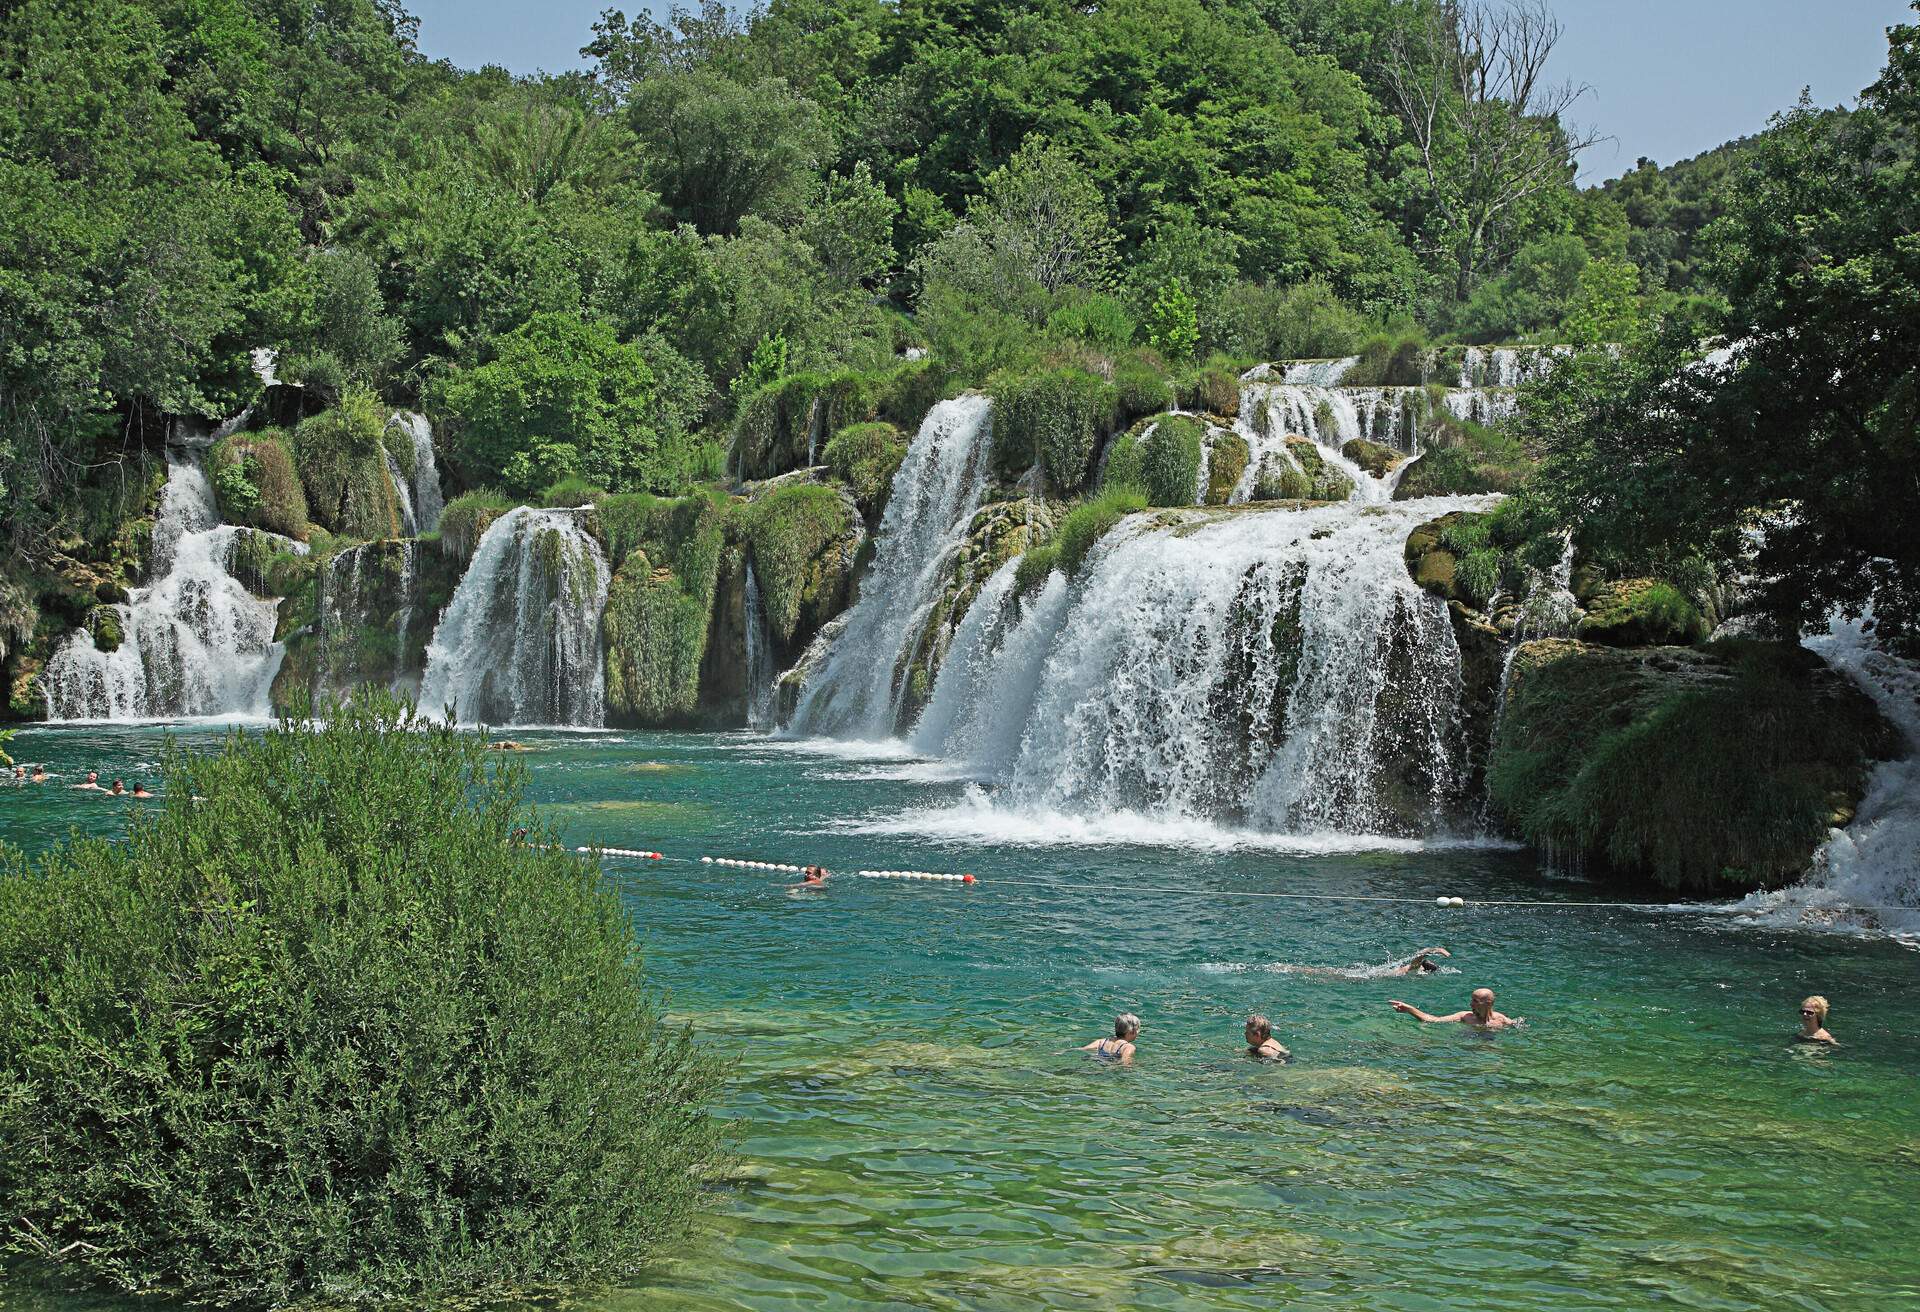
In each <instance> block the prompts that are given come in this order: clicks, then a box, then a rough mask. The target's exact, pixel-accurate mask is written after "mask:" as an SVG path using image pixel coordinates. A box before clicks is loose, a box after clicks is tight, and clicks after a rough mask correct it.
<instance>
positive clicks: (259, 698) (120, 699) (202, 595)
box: [41, 451, 305, 720]
mask: <svg viewBox="0 0 1920 1312" xmlns="http://www.w3.org/2000/svg"><path fill="white" fill-rule="evenodd" d="M243 531H244V532H251V531H253V530H242V529H237V528H234V527H232V526H230V525H223V524H222V523H221V522H220V515H219V512H218V511H217V510H216V509H215V503H214V497H213V487H212V485H211V484H210V483H209V482H208V480H207V474H206V470H205V469H204V468H203V467H202V466H201V463H200V460H199V457H198V456H197V455H195V454H192V453H179V452H174V451H169V452H168V454H167V484H166V488H165V490H164V491H162V493H161V495H160V506H159V510H158V512H157V513H156V515H155V518H154V524H153V536H152V541H151V551H150V559H149V567H148V571H147V577H148V579H149V580H150V581H149V582H148V583H147V584H146V585H145V586H143V587H139V588H135V589H134V590H133V593H132V596H131V598H130V599H129V600H128V601H127V602H126V603H125V604H123V605H119V606H114V607H112V608H111V611H112V613H113V614H114V616H115V617H116V619H117V622H118V627H119V630H120V641H119V644H118V646H117V647H115V649H114V650H112V651H103V650H101V649H100V647H99V646H97V645H96V642H97V638H98V636H99V635H97V634H96V633H95V632H94V631H93V630H92V629H82V630H80V631H78V632H76V633H74V634H72V635H71V636H69V637H68V638H67V640H66V641H65V642H64V643H62V644H61V646H60V649H59V650H58V651H56V652H55V653H54V655H53V658H52V659H51V660H49V661H48V662H47V667H46V669H45V671H44V672H43V673H42V676H41V678H42V683H43V684H44V686H45V688H46V694H47V715H48V718H49V719H54V720H77V719H102V720H139V719H152V718H165V717H172V716H180V715H268V714H271V706H270V704H269V701H268V691H269V689H270V688H271V687H272V684H273V676H274V674H275V673H277V672H278V670H279V666H280V658H281V656H282V655H283V654H284V652H283V648H282V647H281V645H280V644H279V643H277V642H275V641H274V640H273V634H274V625H275V622H276V619H277V617H278V613H279V603H278V602H277V601H271V600H263V599H261V598H259V597H256V596H254V595H253V594H252V593H250V592H248V591H247V589H246V588H245V587H244V586H242V584H241V583H240V582H239V580H237V579H235V578H234V577H233V575H232V574H231V573H229V572H228V568H227V561H228V558H229V552H230V550H231V548H232V545H233V539H234V536H235V535H236V534H237V533H240V532H243ZM287 545H288V547H289V548H291V549H294V550H300V551H304V550H305V548H304V547H302V546H300V545H299V544H297V543H292V542H288V543H287ZM103 609H104V608H103Z"/></svg>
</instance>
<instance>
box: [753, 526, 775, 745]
mask: <svg viewBox="0 0 1920 1312" xmlns="http://www.w3.org/2000/svg"><path fill="white" fill-rule="evenodd" d="M746 628H747V633H746V642H747V727H748V728H749V729H770V728H772V727H773V722H774V698H775V694H776V693H777V692H778V689H777V688H776V687H775V680H776V679H777V678H778V677H779V673H780V672H779V670H778V669H777V668H776V667H775V665H774V660H773V644H772V643H771V642H770V641H769V640H768V635H767V611H766V606H765V605H764V604H763V603H762V602H761V600H760V580H759V579H757V578H755V577H754V574H753V562H751V561H749V562H747V625H746Z"/></svg>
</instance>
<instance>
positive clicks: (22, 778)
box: [12, 765, 27, 784]
mask: <svg viewBox="0 0 1920 1312" xmlns="http://www.w3.org/2000/svg"><path fill="white" fill-rule="evenodd" d="M12 779H13V782H14V783H16V784H23V783H25V782H26V781H27V767H26V766H24V765H16V766H14V767H13V775H12Z"/></svg>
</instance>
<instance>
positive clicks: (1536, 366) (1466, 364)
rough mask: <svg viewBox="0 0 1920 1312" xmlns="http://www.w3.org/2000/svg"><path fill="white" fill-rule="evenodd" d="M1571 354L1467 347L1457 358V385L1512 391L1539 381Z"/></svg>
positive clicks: (1557, 349)
mask: <svg viewBox="0 0 1920 1312" xmlns="http://www.w3.org/2000/svg"><path fill="white" fill-rule="evenodd" d="M1572 352H1573V348H1572V347H1570V346H1527V347H1521V348H1519V349H1515V348H1514V347H1511V346H1495V347H1484V346H1469V347H1468V348H1467V349H1466V354H1464V355H1463V356H1462V357H1461V359H1460V379H1459V386H1460V387H1462V388H1480V387H1508V388H1511V387H1519V386H1520V385H1521V384H1523V383H1534V382H1538V381H1539V380H1540V379H1542V378H1545V377H1546V376H1547V373H1548V371H1549V370H1551V369H1552V368H1553V366H1554V362H1555V361H1556V360H1558V359H1559V358H1560V357H1561V356H1564V355H1570V354H1572Z"/></svg>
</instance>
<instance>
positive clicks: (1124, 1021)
mask: <svg viewBox="0 0 1920 1312" xmlns="http://www.w3.org/2000/svg"><path fill="white" fill-rule="evenodd" d="M1139 1032H1140V1018H1139V1017H1138V1016H1136V1015H1134V1014H1133V1013H1132V1012H1130V1011H1123V1012H1121V1013H1120V1014H1119V1015H1118V1016H1115V1017H1114V1018H1113V1037H1114V1038H1116V1039H1131V1038H1132V1037H1133V1036H1134V1035H1136V1034H1138V1033H1139Z"/></svg>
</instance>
